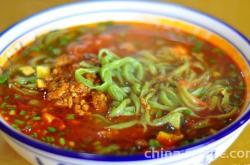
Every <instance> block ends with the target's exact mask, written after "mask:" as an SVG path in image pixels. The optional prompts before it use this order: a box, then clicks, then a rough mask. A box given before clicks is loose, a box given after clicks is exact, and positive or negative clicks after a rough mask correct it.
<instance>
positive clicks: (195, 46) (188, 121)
mask: <svg viewBox="0 0 250 165" xmlns="http://www.w3.org/2000/svg"><path fill="white" fill-rule="evenodd" d="M0 74H1V75H0V113H1V117H2V118H3V119H4V120H5V121H6V122H7V123H8V124H9V125H10V126H11V127H13V128H15V129H16V130H18V131H20V132H22V133H23V134H26V135H28V136H31V137H33V138H35V139H37V140H40V141H43V142H45V143H48V144H50V145H53V146H56V147H60V148H63V149H65V150H73V151H77V152H87V153H97V154H117V155H128V154H138V153H143V152H145V151H147V150H150V149H155V150H160V149H165V150H171V149H174V148H177V147H181V146H184V145H188V144H190V143H195V142H197V141H200V140H202V139H204V138H206V137H208V136H211V135H213V134H216V132H218V131H219V130H221V129H222V128H224V127H226V126H227V125H229V124H230V123H232V122H233V121H234V120H235V119H236V118H237V116H238V115H239V114H240V111H241V108H242V105H243V104H244V99H245V83H244V79H243V75H242V74H241V71H240V70H239V68H238V67H237V65H236V64H235V63H234V62H233V61H232V60H231V59H230V58H229V55H228V54H226V53H225V52H223V51H222V50H221V49H220V48H218V47H216V45H213V44H212V43H208V42H207V41H205V40H202V39H200V38H198V37H196V36H194V35H191V34H188V33H184V32H182V31H180V30H178V29H175V28H170V27H164V26H159V25H151V24H142V23H133V22H128V23H119V22H102V23H98V24H93V25H86V26H80V27H74V28H69V29H63V30H57V31H52V32H50V33H48V34H45V35H42V36H39V37H37V38H36V39H35V41H33V42H32V43H31V44H29V45H28V46H25V47H24V48H23V49H22V50H20V51H18V52H17V53H16V54H15V55H13V56H12V57H11V58H10V59H9V60H8V62H7V63H6V65H5V66H4V67H3V68H1V69H0Z"/></svg>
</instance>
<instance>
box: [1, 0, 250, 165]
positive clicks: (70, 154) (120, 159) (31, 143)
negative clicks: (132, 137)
mask: <svg viewBox="0 0 250 165" xmlns="http://www.w3.org/2000/svg"><path fill="white" fill-rule="evenodd" d="M106 2H109V3H110V2H114V3H116V2H126V3H141V4H151V5H162V6H164V5H169V6H172V7H175V8H178V9H180V10H187V11H189V12H192V13H195V14H198V15H200V16H202V17H205V18H207V19H210V20H213V21H216V22H217V23H219V24H221V25H223V26H225V27H226V28H229V29H230V30H232V31H233V32H235V33H236V34H237V35H238V36H239V37H240V38H241V39H243V40H244V42H246V43H247V44H248V45H249V46H250V40H249V39H248V38H247V37H246V36H245V35H243V34H242V33H241V32H239V31H238V30H236V29H235V28H234V27H232V26H231V25H229V24H228V23H226V22H224V21H222V20H220V19H218V18H216V17H213V16H211V15H209V14H206V13H203V12H201V11H199V10H196V9H192V8H190V7H186V6H182V5H179V4H174V3H169V2H149V1H140V0H135V1H133V0H128V1H126V0H118V1H115V0H108V1H106ZM95 3H97V4H98V3H104V2H100V1H99V2H98V1H97V0H94V1H92V2H89V1H87V2H73V3H66V4H62V5H58V6H55V7H51V8H48V9H45V10H42V11H41V12H37V13H35V14H32V15H30V16H28V17H26V18H24V19H21V20H20V21H17V22H16V23H14V24H12V25H11V26H9V27H8V28H7V29H6V30H4V31H3V32H1V33H0V37H1V36H2V35H4V34H5V33H7V32H8V31H10V30H12V29H13V28H15V26H17V25H19V24H21V23H22V22H24V21H27V20H28V19H30V18H33V17H36V16H38V15H42V14H44V13H47V12H50V11H53V10H55V9H60V8H63V7H69V6H74V5H77V4H95ZM128 10H129V9H128ZM148 13H151V12H148ZM158 15H159V13H158ZM177 19H178V18H177ZM188 22H190V21H188ZM191 23H193V22H191ZM193 24H194V25H197V26H201V27H203V28H204V29H206V30H210V29H208V28H207V27H204V26H202V25H199V24H197V23H193ZM211 31H212V32H214V31H213V30H211ZM214 33H216V32H214ZM216 34H217V35H219V36H220V34H218V33H216ZM222 38H224V37H222ZM224 39H225V38H224ZM225 40H227V39H225ZM227 42H229V43H231V44H232V45H233V46H234V47H235V48H237V46H235V45H234V44H233V43H232V42H231V41H229V40H227ZM5 49H6V48H4V49H3V50H5ZM237 49H238V48H237ZM238 50H239V49H238ZM241 55H242V56H243V57H244V58H245V60H246V62H248V65H250V62H249V60H248V59H247V58H246V56H245V55H244V54H243V53H242V52H241ZM249 119H250V110H249V109H247V111H246V113H245V114H244V115H243V116H241V117H240V118H238V119H237V120H236V121H235V122H234V123H232V124H231V125H230V126H229V127H226V128H224V129H223V130H221V131H219V132H218V133H216V134H215V135H212V136H210V137H208V138H205V139H204V140H201V141H199V142H196V143H192V144H189V145H187V146H183V147H178V148H175V149H173V150H169V152H170V154H169V155H167V156H166V155H164V157H156V158H146V157H145V156H144V154H135V155H127V156H119V155H99V154H90V153H80V152H74V151H67V150H64V149H61V148H58V147H53V146H51V145H48V144H45V143H42V142H40V141H38V140H34V139H32V138H30V137H28V136H26V135H24V134H22V133H20V132H17V131H15V130H13V129H12V128H10V127H9V126H8V125H7V124H5V123H3V122H2V121H0V129H1V130H2V131H3V132H5V133H6V134H7V135H9V136H10V137H12V138H14V139H15V140H17V141H19V142H22V143H24V144H26V145H28V146H32V147H34V148H36V149H38V150H42V151H45V152H48V153H52V154H56V155H59V156H65V157H68V158H77V159H80V160H81V159H82V160H94V161H109V162H124V161H141V160H150V159H160V158H166V157H168V156H172V155H175V154H176V153H177V152H178V153H185V152H187V151H193V150H195V149H197V148H200V147H204V146H206V145H208V144H211V143H213V142H215V141H218V140H220V139H222V138H223V137H226V136H227V135H229V134H230V133H232V132H234V131H235V130H237V129H238V128H239V127H240V126H242V125H243V124H245V123H246V122H247V121H248V120H249ZM22 146H23V147H25V146H24V145H22ZM171 153H172V154H171ZM50 159H51V158H50ZM171 162H172V161H171Z"/></svg>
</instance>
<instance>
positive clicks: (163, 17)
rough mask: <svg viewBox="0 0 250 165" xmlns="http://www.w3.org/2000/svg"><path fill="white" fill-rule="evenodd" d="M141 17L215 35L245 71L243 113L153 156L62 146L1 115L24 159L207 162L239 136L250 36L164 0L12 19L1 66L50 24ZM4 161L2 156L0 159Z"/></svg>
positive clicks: (58, 164) (0, 48)
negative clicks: (208, 134) (219, 128)
mask: <svg viewBox="0 0 250 165" xmlns="http://www.w3.org/2000/svg"><path fill="white" fill-rule="evenodd" d="M108 20H113V21H137V22H150V23H155V24H162V25H166V26H173V27H176V28H180V29H181V30H184V31H187V32H189V33H193V34H195V35H199V36H200V37H203V38H204V39H206V40H213V41H215V42H217V43H218V44H219V46H220V47H221V48H222V49H224V50H225V51H228V52H231V53H230V54H232V55H231V56H232V58H233V59H234V60H236V61H238V62H237V63H238V64H239V65H240V67H241V69H243V72H244V74H245V76H246V83H247V93H248V94H247V95H248V96H247V101H246V105H245V106H244V111H243V113H242V115H241V116H240V117H239V118H238V119H237V121H235V122H234V123H232V124H231V125H229V126H228V127H227V128H225V129H223V130H222V131H220V132H219V133H217V134H216V135H214V136H211V137H208V138H207V139H205V140H202V141H200V142H197V143H195V144H191V145H188V146H185V147H180V148H177V149H175V150H172V151H169V152H165V153H164V154H161V155H157V154H154V156H155V157H152V155H151V153H147V155H130V156H102V155H95V154H87V153H76V152H71V151H65V150H63V149H58V148H55V147H52V146H49V145H47V144H44V143H41V142H39V141H36V140H33V139H31V138H29V137H27V136H25V135H23V134H21V133H19V132H17V131H15V130H14V129H12V128H11V127H10V126H8V125H7V124H6V123H5V122H4V121H3V120H2V119H0V128H1V130H2V135H3V136H4V138H5V139H6V141H7V142H8V143H9V144H10V145H11V146H12V147H13V148H14V149H15V150H16V151H17V152H18V153H19V154H20V155H22V156H23V157H24V158H25V159H27V160H28V161H29V162H31V163H32V164H37V165H85V164H96V165H100V164H106V165H110V164H111V165H114V164H117V165H118V164H119V165H122V164H128V163H130V164H136V165H142V164H143V165H156V164H186V165H188V164H190V165H191V164H194V165H198V164H209V163H210V162H211V161H213V160H214V159H216V158H217V157H218V156H219V155H221V154H222V153H223V152H224V151H225V150H226V149H227V148H228V147H229V146H230V145H231V143H232V142H233V141H234V140H235V139H236V138H237V137H238V136H239V134H240V133H241V131H242V130H243V129H244V127H245V126H246V125H247V121H248V120H249V117H250V111H249V107H248V103H249V94H250V92H249V91H250V90H249V87H250V86H249V84H250V83H249V82H250V78H249V75H250V74H249V64H248V62H249V60H250V42H249V41H248V39H247V38H246V37H244V36H243V35H242V34H241V33H239V32H238V31H236V30H235V29H234V28H232V27H230V26H229V25H227V24H225V23H223V22H221V21H219V20H217V19H215V18H213V17H210V16H208V15H205V14H202V13H200V12H197V11H194V10H191V9H188V8H185V7H181V6H177V5H174V4H166V3H153V2H142V1H106V2H101V1H99V2H87V3H86V2H85V3H73V4H67V5H63V6H60V7H56V8H52V9H49V10H46V11H43V12H41V13H39V14H35V15H33V16H31V17H29V18H26V19H24V20H22V21H21V22H19V23H17V24H15V25H13V26H12V27H10V28H9V29H7V30H6V31H4V32H3V33H2V35H1V36H0V54H1V56H0V66H1V65H3V63H4V62H5V61H6V60H7V58H8V57H9V56H11V55H13V53H15V52H16V51H17V50H19V49H20V48H21V47H22V46H23V45H26V44H27V43H29V42H31V41H32V40H34V39H35V37H36V36H37V35H41V34H43V33H46V32H48V31H51V30H55V29H62V28H67V27H70V26H76V25H82V24H88V23H94V22H99V21H108ZM2 163H3V162H2Z"/></svg>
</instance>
